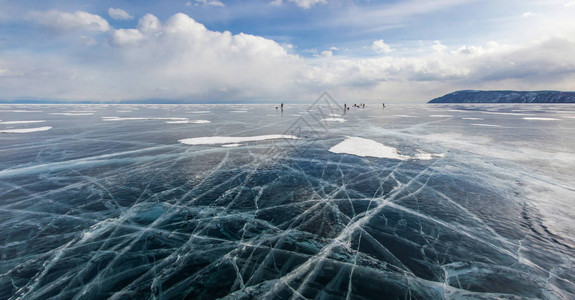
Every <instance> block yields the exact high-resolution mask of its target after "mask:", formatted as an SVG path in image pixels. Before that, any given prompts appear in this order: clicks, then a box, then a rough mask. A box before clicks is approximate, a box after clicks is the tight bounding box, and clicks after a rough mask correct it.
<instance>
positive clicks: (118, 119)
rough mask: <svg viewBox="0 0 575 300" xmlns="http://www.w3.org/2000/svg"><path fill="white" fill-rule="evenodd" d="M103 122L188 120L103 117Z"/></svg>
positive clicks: (184, 119) (179, 119)
mask: <svg viewBox="0 0 575 300" xmlns="http://www.w3.org/2000/svg"><path fill="white" fill-rule="evenodd" d="M102 120H103V121H133V120H173V121H187V120H188V119H187V118H142V117H134V118H121V117H102Z"/></svg>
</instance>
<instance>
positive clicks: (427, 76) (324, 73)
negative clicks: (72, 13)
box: [0, 14, 575, 101]
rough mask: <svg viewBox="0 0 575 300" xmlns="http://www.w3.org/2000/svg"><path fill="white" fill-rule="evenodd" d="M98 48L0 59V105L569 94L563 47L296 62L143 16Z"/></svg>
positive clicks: (553, 43) (569, 61)
mask: <svg viewBox="0 0 575 300" xmlns="http://www.w3.org/2000/svg"><path fill="white" fill-rule="evenodd" d="M92 38H96V39H100V40H101V39H102V38H104V36H102V35H97V36H94V37H92ZM106 38H109V40H108V42H107V43H106V42H100V43H98V44H97V45H95V46H94V51H93V52H94V53H97V55H96V54H95V55H94V57H93V58H91V59H88V60H86V59H84V57H82V59H79V58H80V57H78V56H74V55H77V53H76V52H73V51H71V52H69V53H66V54H67V55H64V54H61V53H54V54H52V55H48V54H35V55H32V56H30V55H25V54H22V55H20V56H18V55H14V52H12V53H7V52H4V53H0V54H2V56H1V57H2V60H1V61H0V70H1V71H0V76H1V77H2V80H0V90H2V91H3V95H2V96H3V97H20V98H21V97H24V96H26V97H33V98H51V99H62V100H65V99H71V100H94V99H98V100H119V99H126V100H127V99H151V98H155V99H174V100H178V99H180V100H182V101H186V100H200V101H201V100H203V101H206V100H209V99H220V100H225V99H234V100H241V99H246V100H251V101H257V100H259V99H277V98H278V95H281V97H285V98H290V99H301V100H309V99H315V97H317V94H319V93H320V92H321V91H323V90H327V91H330V93H332V94H333V95H334V96H336V98H348V97H351V98H358V97H359V98H363V99H372V98H373V97H381V95H386V97H396V99H409V100H414V99H415V100H421V101H423V100H429V98H432V95H433V96H435V95H441V94H445V93H447V92H450V91H452V90H455V89H462V88H470V87H473V88H486V89H497V88H505V89H559V90H561V89H563V90H565V89H575V84H573V82H575V56H573V55H572V53H574V52H575V39H573V38H571V37H553V38H546V39H544V40H540V41H532V42H529V43H524V44H497V43H486V44H481V45H463V46H457V47H452V48H451V47H448V46H445V45H443V44H441V42H439V41H436V42H435V43H434V45H433V47H432V48H433V49H432V48H430V47H426V48H424V50H426V51H427V52H426V53H424V54H419V55H418V56H413V55H401V53H397V55H394V56H378V57H370V58H357V57H355V58H354V57H350V56H337V55H335V56H333V51H337V50H335V48H333V49H332V48H330V49H326V50H324V51H322V52H320V51H318V50H314V51H312V53H313V55H314V57H313V58H310V59H306V58H303V57H300V56H298V55H294V54H290V53H289V52H288V51H287V50H286V48H287V47H286V46H285V45H280V44H278V43H277V42H275V41H273V40H270V39H266V38H263V37H259V36H254V35H249V34H243V33H241V34H232V33H230V32H227V31H226V32H218V31H212V30H208V29H207V28H206V27H205V26H204V25H203V24H201V23H198V22H197V21H195V20H194V19H192V18H190V17H189V16H187V15H184V14H176V15H174V16H172V17H170V18H169V19H167V20H165V22H162V21H160V20H159V19H158V18H157V17H155V16H154V15H151V14H148V15H145V16H143V17H141V18H140V20H139V21H138V25H137V26H136V27H135V28H128V29H116V30H110V34H109V35H106ZM376 42H377V41H376ZM381 42H382V43H383V44H385V43H384V42H383V41H381ZM376 45H377V44H376ZM422 51H423V50H422ZM83 55H86V54H83ZM80 62H81V63H80Z"/></svg>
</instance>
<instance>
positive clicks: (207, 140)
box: [179, 134, 298, 145]
mask: <svg viewBox="0 0 575 300" xmlns="http://www.w3.org/2000/svg"><path fill="white" fill-rule="evenodd" d="M275 139H294V140H297V139H298V137H297V136H293V135H286V134H268V135H258V136H245V137H237V136H208V137H196V138H189V139H182V140H179V142H180V143H182V144H186V145H215V144H238V143H242V142H258V141H265V140H275Z"/></svg>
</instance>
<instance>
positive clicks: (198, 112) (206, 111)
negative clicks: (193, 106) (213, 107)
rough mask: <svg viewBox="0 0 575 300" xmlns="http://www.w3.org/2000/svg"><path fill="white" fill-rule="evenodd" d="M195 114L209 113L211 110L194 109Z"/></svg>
mask: <svg viewBox="0 0 575 300" xmlns="http://www.w3.org/2000/svg"><path fill="white" fill-rule="evenodd" d="M192 113H193V114H209V113H211V111H209V110H198V111H193V112H192Z"/></svg>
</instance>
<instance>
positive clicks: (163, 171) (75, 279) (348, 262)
mask: <svg viewBox="0 0 575 300" xmlns="http://www.w3.org/2000/svg"><path fill="white" fill-rule="evenodd" d="M330 105H331V106H330ZM342 112H343V111H342V110H340V109H339V108H338V107H337V106H335V105H334V104H333V103H328V102H326V103H322V105H316V106H312V107H310V106H309V105H286V109H285V110H284V112H281V111H278V110H276V109H275V105H264V104H260V105H0V157H1V160H0V299H21V298H22V299H49V298H54V299H71V298H74V299H97V298H111V299H172V298H173V299H182V298H189V299H196V298H202V299H214V298H224V299H251V298H266V297H268V298H277V299H290V298H291V299H303V298H312V299H313V298H318V299H331V298H348V299H372V298H419V299H431V298H433V299H438V298H456V299H459V298H465V297H468V298H472V299H473V298H479V299H485V298H509V299H516V298H517V299H518V298H547V299H573V298H575V272H574V271H573V270H575V209H573V207H574V206H575V167H574V166H575V134H573V133H574V132H575V105H507V104H505V105H440V104H437V105H429V104H428V105H391V106H389V107H387V108H385V109H383V108H381V107H374V106H368V107H366V108H365V109H357V108H352V109H351V110H350V111H348V112H347V113H346V114H345V115H344V114H343V113H342Z"/></svg>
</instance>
